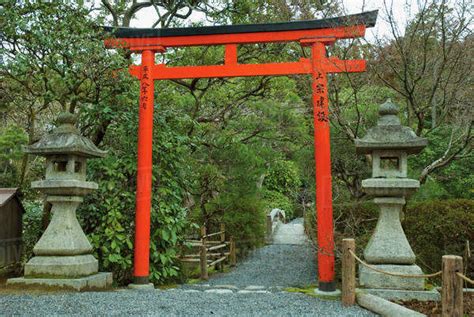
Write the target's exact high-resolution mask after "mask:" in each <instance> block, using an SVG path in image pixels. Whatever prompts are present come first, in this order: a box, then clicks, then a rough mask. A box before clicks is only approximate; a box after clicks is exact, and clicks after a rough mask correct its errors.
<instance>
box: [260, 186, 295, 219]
mask: <svg viewBox="0 0 474 317" xmlns="http://www.w3.org/2000/svg"><path fill="white" fill-rule="evenodd" d="M262 198H263V200H264V202H265V207H266V208H267V212H268V211H270V210H272V209H273V208H278V209H281V210H284V211H285V216H286V218H287V219H292V218H293V217H294V211H295V210H294V209H295V206H294V204H293V202H292V201H291V200H290V198H288V197H287V196H285V195H284V194H282V193H280V192H277V191H275V190H263V192H262Z"/></svg>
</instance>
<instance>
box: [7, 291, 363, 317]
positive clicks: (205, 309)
mask: <svg viewBox="0 0 474 317" xmlns="http://www.w3.org/2000/svg"><path fill="white" fill-rule="evenodd" d="M186 292H187V291H185V290H169V291H151V292H145V291H130V290H126V291H116V292H105V293H80V294H63V295H54V296H53V295H47V296H11V295H10V296H2V297H0V315H2V316H12V315H15V316H59V315H68V316H73V315H74V316H104V315H107V316H109V315H115V316H210V315H212V316H325V317H328V316H372V315H370V314H369V313H367V312H366V311H364V310H362V309H360V308H357V307H352V308H344V309H343V308H342V306H341V305H340V302H337V301H327V300H326V301H324V300H320V299H317V298H313V297H309V296H306V295H303V294H294V293H268V294H211V293H204V292H198V293H186Z"/></svg>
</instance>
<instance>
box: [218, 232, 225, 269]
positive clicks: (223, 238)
mask: <svg viewBox="0 0 474 317" xmlns="http://www.w3.org/2000/svg"><path fill="white" fill-rule="evenodd" d="M219 229H220V232H221V244H223V243H225V224H224V223H221V224H220V228H219ZM223 256H225V248H222V249H221V257H223ZM219 271H221V272H223V271H224V261H222V262H220V263H219Z"/></svg>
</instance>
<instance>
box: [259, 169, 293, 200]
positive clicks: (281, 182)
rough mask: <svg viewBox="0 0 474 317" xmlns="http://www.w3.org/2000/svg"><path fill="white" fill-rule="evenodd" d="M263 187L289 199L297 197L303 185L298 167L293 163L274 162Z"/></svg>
mask: <svg viewBox="0 0 474 317" xmlns="http://www.w3.org/2000/svg"><path fill="white" fill-rule="evenodd" d="M263 185H264V186H265V187H266V188H267V189H269V190H273V191H277V192H279V193H282V194H284V195H287V196H288V197H292V198H293V197H295V196H296V195H297V193H298V189H299V187H300V185H301V180H300V176H299V170H298V166H297V165H296V164H295V163H294V162H292V161H283V160H279V161H276V162H274V163H273V164H272V165H271V166H270V169H269V171H268V174H267V176H266V177H265V180H264V183H263Z"/></svg>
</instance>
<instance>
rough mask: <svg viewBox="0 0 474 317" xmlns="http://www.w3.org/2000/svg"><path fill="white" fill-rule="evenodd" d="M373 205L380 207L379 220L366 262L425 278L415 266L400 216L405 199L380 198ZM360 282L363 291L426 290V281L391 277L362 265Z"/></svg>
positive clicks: (379, 267) (382, 268) (383, 268)
mask: <svg viewBox="0 0 474 317" xmlns="http://www.w3.org/2000/svg"><path fill="white" fill-rule="evenodd" d="M374 202H375V203H376V204H377V205H378V206H379V208H380V217H379V219H378V222H377V226H376V228H375V231H374V233H373V235H372V237H371V238H370V241H369V243H368V245H367V247H366V248H365V250H364V258H365V260H366V261H367V262H368V263H369V264H370V265H371V266H373V267H375V268H377V269H379V270H382V271H386V272H390V273H397V274H406V275H422V274H423V272H422V270H421V268H420V267H419V266H417V265H415V259H416V257H415V254H414V253H413V251H412V249H411V247H410V244H409V243H408V240H407V238H406V236H405V233H404V232H403V228H402V225H401V223H400V214H401V212H402V208H403V206H404V205H405V198H403V197H377V198H375V199H374ZM359 283H360V285H361V287H363V288H373V289H394V290H395V289H398V290H423V289H424V284H425V279H424V278H409V277H398V276H391V275H387V274H382V273H378V272H376V271H374V270H371V269H369V268H367V267H365V266H362V265H361V266H360V269H359Z"/></svg>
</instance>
